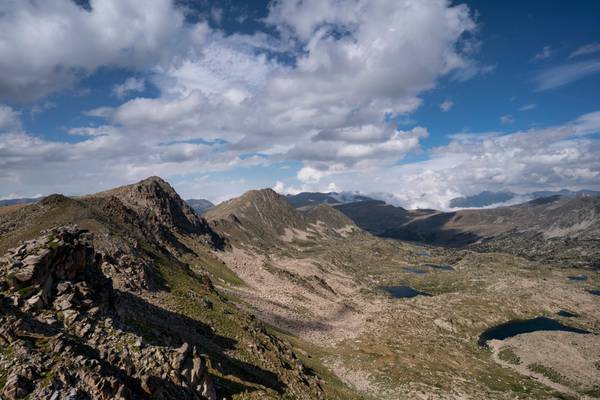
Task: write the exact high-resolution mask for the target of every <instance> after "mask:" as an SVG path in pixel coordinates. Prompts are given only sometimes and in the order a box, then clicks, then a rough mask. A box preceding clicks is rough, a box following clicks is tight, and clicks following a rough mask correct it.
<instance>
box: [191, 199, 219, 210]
mask: <svg viewBox="0 0 600 400" xmlns="http://www.w3.org/2000/svg"><path fill="white" fill-rule="evenodd" d="M186 203H188V205H189V206H190V207H192V208H193V209H194V211H196V212H197V213H198V214H202V213H203V212H205V211H206V210H210V209H211V208H213V207H214V206H215V205H214V204H213V203H212V202H211V201H209V200H206V199H187V200H186Z"/></svg>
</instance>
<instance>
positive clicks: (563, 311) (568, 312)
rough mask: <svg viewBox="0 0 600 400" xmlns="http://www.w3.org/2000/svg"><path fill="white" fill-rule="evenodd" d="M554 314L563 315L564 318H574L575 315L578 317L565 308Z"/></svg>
mask: <svg viewBox="0 0 600 400" xmlns="http://www.w3.org/2000/svg"><path fill="white" fill-rule="evenodd" d="M556 315H559V316H561V317H565V318H575V317H578V315H577V314H575V313H572V312H571V311H566V310H560V311H559V312H557V313H556Z"/></svg>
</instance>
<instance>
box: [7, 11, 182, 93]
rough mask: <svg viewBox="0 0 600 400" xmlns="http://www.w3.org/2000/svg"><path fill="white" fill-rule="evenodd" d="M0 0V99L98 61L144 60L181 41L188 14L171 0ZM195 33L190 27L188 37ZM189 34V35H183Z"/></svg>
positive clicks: (61, 79)
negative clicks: (85, 3) (85, 2)
mask: <svg viewBox="0 0 600 400" xmlns="http://www.w3.org/2000/svg"><path fill="white" fill-rule="evenodd" d="M90 5H91V9H90V10H86V9H84V8H82V7H80V6H78V5H77V4H75V2H74V1H70V0H47V1H3V2H0V32H2V35H0V100H1V99H5V100H6V99H11V100H14V99H20V100H23V101H28V100H34V99H38V98H40V97H43V96H45V95H46V94H48V93H51V92H52V91H55V90H59V89H63V88H65V87H69V86H71V85H72V84H73V83H74V82H76V81H77V79H79V78H80V77H82V76H85V75H86V74H89V73H91V72H93V71H94V70H95V69H96V68H98V67H100V66H116V67H126V68H137V67H146V66H148V65H154V64H156V63H160V62H161V61H164V60H165V59H166V57H167V54H165V52H169V51H171V50H172V49H175V48H177V47H178V45H179V43H178V41H177V39H178V38H181V34H182V29H183V24H184V17H183V14H182V13H181V12H180V11H178V10H177V9H175V8H174V6H173V4H172V2H171V1H170V0H152V1H148V2H146V3H145V4H144V7H140V5H139V2H137V1H134V0H102V1H99V0H91V2H90ZM189 36H190V35H188V34H187V32H186V38H187V37H189ZM186 40H187V39H186Z"/></svg>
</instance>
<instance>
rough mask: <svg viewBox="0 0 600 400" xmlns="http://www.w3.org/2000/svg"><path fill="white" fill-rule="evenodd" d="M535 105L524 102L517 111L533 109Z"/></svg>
mask: <svg viewBox="0 0 600 400" xmlns="http://www.w3.org/2000/svg"><path fill="white" fill-rule="evenodd" d="M536 107H537V105H535V104H525V105H524V106H522V107H521V108H519V111H530V110H533V109H535V108H536Z"/></svg>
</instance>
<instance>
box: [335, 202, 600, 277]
mask: <svg viewBox="0 0 600 400" xmlns="http://www.w3.org/2000/svg"><path fill="white" fill-rule="evenodd" d="M335 207H336V208H337V209H338V210H340V211H341V212H342V213H344V214H345V215H346V216H348V217H349V218H350V219H351V220H353V221H354V222H355V223H356V224H357V225H358V226H360V227H361V228H363V229H365V230H367V231H369V232H371V233H373V234H375V235H378V236H382V237H387V238H394V239H400V240H408V241H415V242H421V243H427V244H432V245H441V246H449V247H455V248H459V247H471V248H477V249H478V250H479V251H503V252H508V253H511V254H514V255H518V256H522V257H527V258H530V259H537V260H544V261H548V262H553V263H557V264H564V265H579V266H586V265H591V266H594V267H599V266H600V264H599V261H598V260H599V257H598V256H599V255H600V253H599V252H600V198H599V197H597V196H586V195H582V196H575V197H562V196H551V197H545V198H539V199H536V200H532V201H529V202H526V203H523V204H518V205H514V206H506V207H498V208H490V209H468V210H459V211H453V212H440V211H434V210H406V209H403V208H401V207H395V206H392V205H388V204H385V203H383V202H380V201H364V202H356V203H349V204H341V205H336V206H335Z"/></svg>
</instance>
